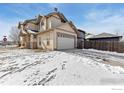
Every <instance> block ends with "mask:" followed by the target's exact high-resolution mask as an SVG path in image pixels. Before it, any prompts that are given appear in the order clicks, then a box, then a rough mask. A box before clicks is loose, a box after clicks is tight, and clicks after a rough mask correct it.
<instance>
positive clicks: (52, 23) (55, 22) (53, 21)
mask: <svg viewBox="0 0 124 93" xmlns="http://www.w3.org/2000/svg"><path fill="white" fill-rule="evenodd" d="M61 24H62V22H61V20H60V19H59V17H58V16H55V17H53V16H51V17H49V18H46V17H44V18H43V19H41V21H40V24H39V25H40V31H45V30H48V29H51V28H55V27H57V26H60V25H61Z"/></svg>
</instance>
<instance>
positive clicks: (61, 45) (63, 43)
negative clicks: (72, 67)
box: [58, 37, 74, 49]
mask: <svg viewBox="0 0 124 93" xmlns="http://www.w3.org/2000/svg"><path fill="white" fill-rule="evenodd" d="M72 48H74V38H65V37H58V49H72Z"/></svg>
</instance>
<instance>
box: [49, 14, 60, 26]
mask: <svg viewBox="0 0 124 93" xmlns="http://www.w3.org/2000/svg"><path fill="white" fill-rule="evenodd" d="M56 17H57V18H55V17H50V18H49V19H48V22H51V28H55V27H57V26H60V25H61V24H62V22H61V20H60V19H59V17H58V16H56Z"/></svg>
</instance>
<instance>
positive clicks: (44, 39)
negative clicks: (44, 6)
mask: <svg viewBox="0 0 124 93" xmlns="http://www.w3.org/2000/svg"><path fill="white" fill-rule="evenodd" d="M53 46H54V45H53V32H52V31H50V32H45V33H42V34H39V35H38V36H37V47H38V48H41V49H45V50H53Z"/></svg>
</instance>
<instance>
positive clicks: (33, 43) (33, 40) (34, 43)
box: [30, 34, 37, 49]
mask: <svg viewBox="0 0 124 93" xmlns="http://www.w3.org/2000/svg"><path fill="white" fill-rule="evenodd" d="M30 48H31V49H36V48H37V39H36V38H35V36H34V35H33V34H31V35H30Z"/></svg>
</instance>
